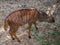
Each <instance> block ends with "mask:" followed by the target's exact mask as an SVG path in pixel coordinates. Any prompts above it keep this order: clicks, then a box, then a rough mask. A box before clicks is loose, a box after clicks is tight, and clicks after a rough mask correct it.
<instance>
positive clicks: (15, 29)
mask: <svg viewBox="0 0 60 45" xmlns="http://www.w3.org/2000/svg"><path fill="white" fill-rule="evenodd" d="M18 27H19V26H14V31H13V35H14V37H15V38H16V39H17V41H18V42H20V40H19V38H18V37H17V36H16V32H17V30H18Z"/></svg>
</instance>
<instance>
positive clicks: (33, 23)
mask: <svg viewBox="0 0 60 45" xmlns="http://www.w3.org/2000/svg"><path fill="white" fill-rule="evenodd" d="M33 24H34V25H35V28H36V30H37V31H38V27H37V24H36V22H34V23H33ZM38 32H39V31H38Z"/></svg>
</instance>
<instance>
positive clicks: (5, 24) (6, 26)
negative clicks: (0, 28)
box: [4, 20, 9, 31]
mask: <svg viewBox="0 0 60 45" xmlns="http://www.w3.org/2000/svg"><path fill="white" fill-rule="evenodd" d="M8 26H9V25H8V21H7V20H5V22H4V30H5V31H6V30H7V28H8Z"/></svg>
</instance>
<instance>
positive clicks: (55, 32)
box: [31, 25, 60, 45]
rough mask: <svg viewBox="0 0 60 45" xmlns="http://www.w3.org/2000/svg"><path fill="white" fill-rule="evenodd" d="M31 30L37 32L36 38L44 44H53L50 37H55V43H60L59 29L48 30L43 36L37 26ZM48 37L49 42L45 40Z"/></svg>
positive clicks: (55, 44) (56, 44)
mask: <svg viewBox="0 0 60 45" xmlns="http://www.w3.org/2000/svg"><path fill="white" fill-rule="evenodd" d="M48 26H49V25H48ZM31 31H32V32H33V33H35V35H36V40H37V41H40V42H42V45H51V44H52V43H53V42H52V41H50V40H49V38H51V39H54V43H53V44H54V45H60V38H59V36H60V31H58V30H57V29H54V30H53V32H52V33H50V32H48V33H47V34H45V35H43V36H41V35H39V33H38V32H37V31H36V28H35V27H33V28H32V29H31ZM46 39H48V41H47V42H45V40H46Z"/></svg>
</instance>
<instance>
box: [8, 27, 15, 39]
mask: <svg viewBox="0 0 60 45" xmlns="http://www.w3.org/2000/svg"><path fill="white" fill-rule="evenodd" d="M12 29H13V28H12V27H10V30H9V34H10V36H11V38H12V40H14V39H15V38H14V37H13V33H12Z"/></svg>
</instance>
